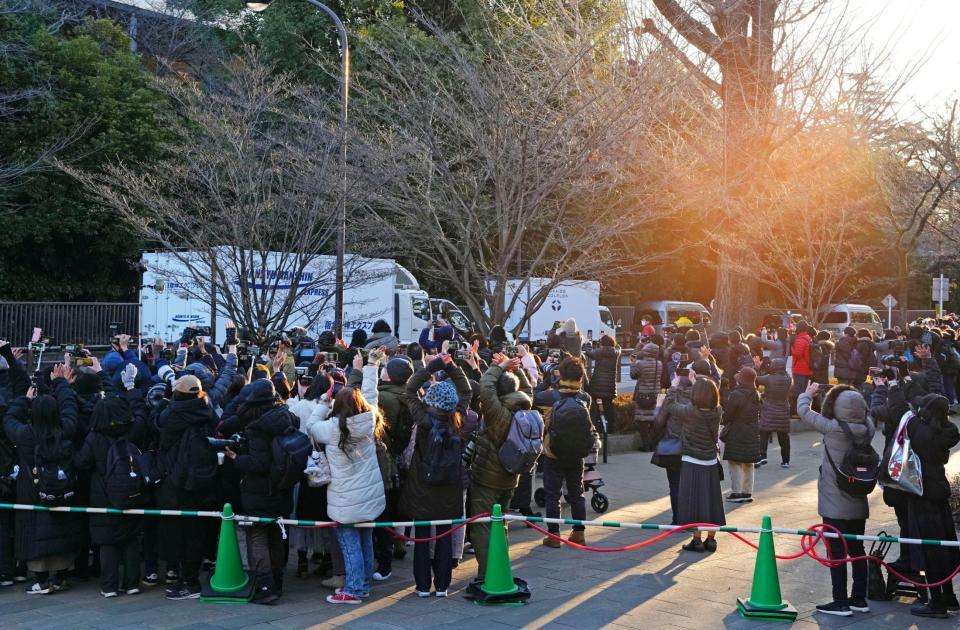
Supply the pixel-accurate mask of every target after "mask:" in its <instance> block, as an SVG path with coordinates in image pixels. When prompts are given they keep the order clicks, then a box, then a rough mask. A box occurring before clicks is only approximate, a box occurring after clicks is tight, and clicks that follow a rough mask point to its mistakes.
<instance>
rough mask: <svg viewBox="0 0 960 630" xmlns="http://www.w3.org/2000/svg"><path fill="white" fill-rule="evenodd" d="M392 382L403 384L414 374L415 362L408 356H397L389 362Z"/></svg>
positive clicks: (388, 372)
mask: <svg viewBox="0 0 960 630" xmlns="http://www.w3.org/2000/svg"><path fill="white" fill-rule="evenodd" d="M387 374H389V375H390V382H391V383H396V384H397V385H403V384H404V383H406V382H407V381H409V380H410V377H411V376H413V363H412V362H411V361H410V359H408V358H407V357H395V358H393V359H390V360H389V361H388V362H387Z"/></svg>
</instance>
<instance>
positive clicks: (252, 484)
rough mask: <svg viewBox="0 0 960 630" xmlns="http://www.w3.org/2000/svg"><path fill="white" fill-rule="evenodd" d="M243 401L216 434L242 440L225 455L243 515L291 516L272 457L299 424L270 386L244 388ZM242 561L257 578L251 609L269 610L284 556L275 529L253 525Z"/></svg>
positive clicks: (289, 497) (289, 492)
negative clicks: (235, 475) (236, 478)
mask: <svg viewBox="0 0 960 630" xmlns="http://www.w3.org/2000/svg"><path fill="white" fill-rule="evenodd" d="M246 388H247V390H248V392H247V395H246V397H245V400H244V402H243V403H242V404H241V405H240V407H239V409H237V415H236V416H235V417H234V418H232V419H230V420H228V421H227V422H224V423H223V425H222V426H221V428H220V431H221V433H224V434H229V435H234V434H237V433H240V434H242V435H243V436H244V437H245V438H246V441H245V448H243V449H242V450H240V451H239V452H238V451H235V450H234V449H232V448H230V447H226V448H225V449H224V451H223V452H224V455H225V456H226V457H227V458H229V459H231V460H232V461H233V467H234V469H236V470H237V471H238V472H239V473H241V474H242V476H243V478H242V480H241V482H240V498H241V504H242V505H243V510H244V512H245V513H247V514H250V515H253V516H265V517H269V518H277V517H281V516H286V515H288V514H290V513H291V512H292V511H293V486H290V487H279V486H278V484H277V480H276V479H275V475H273V474H271V471H277V470H278V469H279V467H280V464H281V462H278V461H276V459H275V458H274V455H273V440H274V438H276V437H278V436H281V435H284V434H285V433H288V432H290V431H292V430H296V429H298V428H299V426H300V420H299V418H297V416H295V415H294V414H293V413H291V412H290V409H289V408H288V407H287V405H286V404H284V402H283V401H282V400H281V399H280V397H279V396H278V395H277V392H276V390H275V389H274V385H273V382H272V381H269V380H265V379H261V380H258V381H255V382H253V383H251V384H249V385H247V387H246ZM247 558H248V559H249V562H250V567H251V569H253V571H254V572H255V573H256V580H257V590H256V595H255V596H254V598H253V601H254V603H256V604H272V603H274V602H276V601H277V600H278V599H279V598H280V595H282V593H283V568H284V566H286V564H287V558H286V550H285V549H284V542H283V539H282V537H281V531H280V528H279V527H277V526H275V525H274V524H273V523H270V524H266V525H264V524H262V523H257V524H254V525H253V526H252V527H250V528H249V529H248V530H247Z"/></svg>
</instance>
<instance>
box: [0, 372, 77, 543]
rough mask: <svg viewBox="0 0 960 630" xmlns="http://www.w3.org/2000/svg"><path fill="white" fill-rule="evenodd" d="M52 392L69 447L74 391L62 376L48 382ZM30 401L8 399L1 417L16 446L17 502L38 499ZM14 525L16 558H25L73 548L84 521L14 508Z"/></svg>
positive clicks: (74, 410)
mask: <svg viewBox="0 0 960 630" xmlns="http://www.w3.org/2000/svg"><path fill="white" fill-rule="evenodd" d="M51 391H52V395H53V396H54V397H55V398H56V399H57V407H58V409H59V413H60V424H61V426H62V427H63V439H62V440H61V446H62V447H63V448H65V449H68V450H69V449H72V448H73V445H72V444H71V443H70V440H69V436H70V435H72V434H73V432H74V427H75V426H76V423H77V399H76V394H75V393H74V391H73V390H72V389H71V388H70V385H69V384H68V383H67V381H66V379H64V378H58V379H55V380H54V381H53V383H51ZM30 409H31V401H30V400H29V399H28V398H26V397H24V396H20V397H19V398H16V399H14V400H12V401H11V402H10V406H9V407H8V408H7V413H6V415H5V416H4V418H3V429H4V432H5V433H6V435H7V439H9V440H10V441H11V442H12V443H13V445H14V446H15V447H16V448H17V454H18V456H19V460H20V474H19V475H18V476H17V503H27V504H35V503H36V502H37V500H38V497H37V492H36V490H35V489H34V487H33V475H32V474H31V473H30V470H31V469H32V468H33V464H34V448H35V446H36V443H37V442H36V440H37V438H36V434H35V433H34V430H33V426H31V425H30V424H29V422H30ZM14 519H15V521H14V522H15V527H14V547H15V555H16V558H17V560H20V561H22V562H26V561H28V560H36V559H38V558H43V557H46V556H52V555H56V554H66V553H74V552H76V551H77V550H78V549H79V548H80V546H81V544H82V541H83V536H84V528H85V526H86V525H85V521H84V519H83V517H82V516H81V515H79V514H69V513H67V514H63V513H56V512H39V511H38V512H33V511H29V512H28V511H23V510H18V511H17V512H16V516H15V517H14Z"/></svg>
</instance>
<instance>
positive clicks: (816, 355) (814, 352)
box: [810, 341, 826, 372]
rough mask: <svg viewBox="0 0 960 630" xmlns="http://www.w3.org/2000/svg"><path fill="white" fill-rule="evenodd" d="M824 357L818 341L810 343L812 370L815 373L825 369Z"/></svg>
mask: <svg viewBox="0 0 960 630" xmlns="http://www.w3.org/2000/svg"><path fill="white" fill-rule="evenodd" d="M824 358H825V357H824V356H823V348H822V347H820V344H819V343H817V342H816V341H811V342H810V369H811V370H812V371H814V372H819V371H820V370H822V369H824V368H825V367H826V366H825V365H824Z"/></svg>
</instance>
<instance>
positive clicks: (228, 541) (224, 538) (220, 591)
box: [200, 503, 257, 604]
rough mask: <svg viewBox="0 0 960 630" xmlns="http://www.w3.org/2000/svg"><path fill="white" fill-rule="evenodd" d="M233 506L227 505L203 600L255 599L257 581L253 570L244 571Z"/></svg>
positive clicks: (220, 601)
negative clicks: (215, 561) (214, 559)
mask: <svg viewBox="0 0 960 630" xmlns="http://www.w3.org/2000/svg"><path fill="white" fill-rule="evenodd" d="M232 517H233V508H232V507H231V505H230V504H229V503H226V504H224V506H223V519H222V520H221V521H220V540H219V542H218V543H217V564H216V566H215V567H214V570H213V573H212V574H211V575H210V579H209V581H207V582H206V583H205V584H203V585H202V587H201V590H200V600H201V601H204V602H210V603H216V604H246V603H248V602H249V601H250V600H251V599H253V594H254V591H255V589H256V586H257V583H256V580H254V579H253V577H252V575H251V573H250V572H249V571H244V569H243V562H242V561H241V559H240V543H239V542H238V541H237V524H236V522H235V521H234V520H233V518H232Z"/></svg>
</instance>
